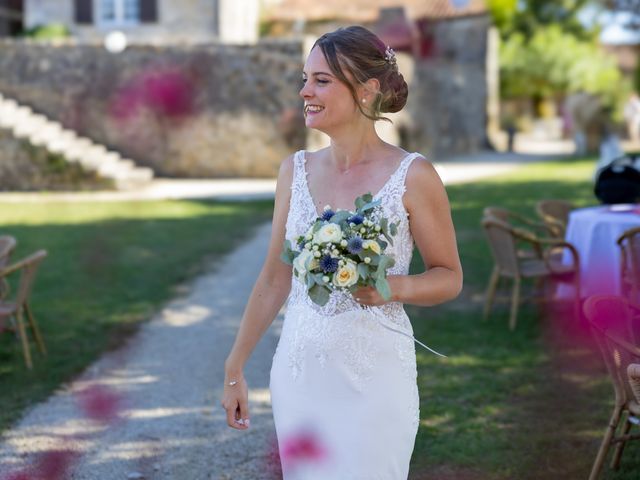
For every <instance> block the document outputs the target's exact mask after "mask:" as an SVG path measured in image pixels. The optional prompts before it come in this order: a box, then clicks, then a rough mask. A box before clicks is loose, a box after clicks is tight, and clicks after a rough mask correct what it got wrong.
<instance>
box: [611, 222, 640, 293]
mask: <svg viewBox="0 0 640 480" xmlns="http://www.w3.org/2000/svg"><path fill="white" fill-rule="evenodd" d="M617 244H618V246H619V247H620V252H621V254H622V256H621V269H620V271H621V272H622V278H621V280H622V290H623V292H624V294H625V296H626V297H627V298H629V299H630V300H631V302H632V303H640V298H639V296H638V294H640V227H638V228H632V229H629V230H627V231H626V232H624V233H623V234H622V235H620V238H618V240H617Z"/></svg>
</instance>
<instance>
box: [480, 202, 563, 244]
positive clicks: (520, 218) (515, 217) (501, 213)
mask: <svg viewBox="0 0 640 480" xmlns="http://www.w3.org/2000/svg"><path fill="white" fill-rule="evenodd" d="M482 215H483V217H494V218H498V219H500V220H502V221H503V222H506V223H508V224H510V225H511V226H513V227H516V228H518V227H522V228H526V229H527V230H531V231H533V232H534V233H535V234H536V235H539V236H543V237H547V236H555V232H556V229H554V228H549V226H548V225H547V224H546V223H545V222H538V221H536V220H533V219H531V218H529V217H526V216H524V215H521V214H519V213H517V212H514V211H512V210H509V209H507V208H504V207H496V206H490V207H486V208H485V209H484V210H483V212H482Z"/></svg>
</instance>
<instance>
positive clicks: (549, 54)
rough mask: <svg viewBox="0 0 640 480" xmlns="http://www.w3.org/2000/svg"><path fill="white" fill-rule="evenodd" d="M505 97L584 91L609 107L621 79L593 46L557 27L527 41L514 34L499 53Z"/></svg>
mask: <svg viewBox="0 0 640 480" xmlns="http://www.w3.org/2000/svg"><path fill="white" fill-rule="evenodd" d="M500 64H501V88H502V92H503V96H505V97H532V98H548V97H552V96H558V95H565V94H567V93H570V92H577V91H585V92H589V93H593V94H597V95H600V96H602V97H603V100H604V101H605V103H609V104H611V105H613V104H614V103H615V101H616V99H617V95H616V94H617V92H618V91H619V90H620V83H621V81H622V75H621V73H620V71H619V70H618V68H617V66H616V63H615V61H614V60H613V59H612V58H611V57H609V56H607V55H606V54H605V53H604V52H603V51H601V50H600V48H599V47H598V46H597V44H596V43H595V42H592V41H585V40H581V39H579V38H577V37H575V36H574V35H571V34H569V33H567V32H564V31H562V28H560V26H558V25H549V26H546V27H541V28H538V29H537V31H536V32H535V33H534V34H533V35H532V36H531V37H530V38H529V39H527V38H526V36H525V35H524V34H521V33H514V34H512V35H510V36H509V38H508V39H507V40H505V41H503V42H502V44H501V50H500Z"/></svg>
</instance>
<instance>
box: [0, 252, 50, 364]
mask: <svg viewBox="0 0 640 480" xmlns="http://www.w3.org/2000/svg"><path fill="white" fill-rule="evenodd" d="M46 256H47V252H46V251H45V250H39V251H37V252H35V253H33V254H32V255H30V256H28V257H27V258H25V259H23V260H20V261H18V262H16V263H14V264H13V265H10V266H8V267H5V268H4V269H2V270H0V278H1V279H6V278H7V277H8V276H9V275H11V274H13V273H15V272H18V271H20V272H21V273H20V280H19V282H18V287H17V289H16V294H15V298H14V300H13V301H9V300H8V299H3V300H1V301H0V332H1V331H2V330H3V329H7V330H12V331H15V332H16V333H17V335H18V337H19V339H20V342H21V343H22V352H23V354H24V361H25V363H26V365H27V368H29V369H31V368H33V364H32V362H31V352H30V349H29V340H28V338H27V332H26V328H25V322H24V316H23V313H26V316H27V320H28V322H29V327H30V328H31V332H32V334H33V337H34V338H35V340H36V343H37V344H38V348H39V349H40V352H41V353H42V354H43V355H46V354H47V350H46V348H45V345H44V341H43V339H42V335H41V333H40V329H39V328H38V324H37V323H36V321H35V318H34V317H33V314H32V312H31V308H29V303H28V299H29V295H30V293H31V289H32V286H33V281H34V279H35V276H36V271H37V269H38V266H39V265H40V262H41V261H42V260H43V259H44V258H45V257H46ZM6 320H9V321H10V323H11V324H12V325H9V326H6V325H5V321H6Z"/></svg>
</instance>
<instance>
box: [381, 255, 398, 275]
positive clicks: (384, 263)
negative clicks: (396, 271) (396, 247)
mask: <svg viewBox="0 0 640 480" xmlns="http://www.w3.org/2000/svg"><path fill="white" fill-rule="evenodd" d="M395 263H396V262H395V260H394V259H393V257H390V256H389V255H381V256H380V262H379V263H378V272H379V273H384V272H386V270H387V269H388V268H390V267H393V265H394V264H395Z"/></svg>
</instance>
